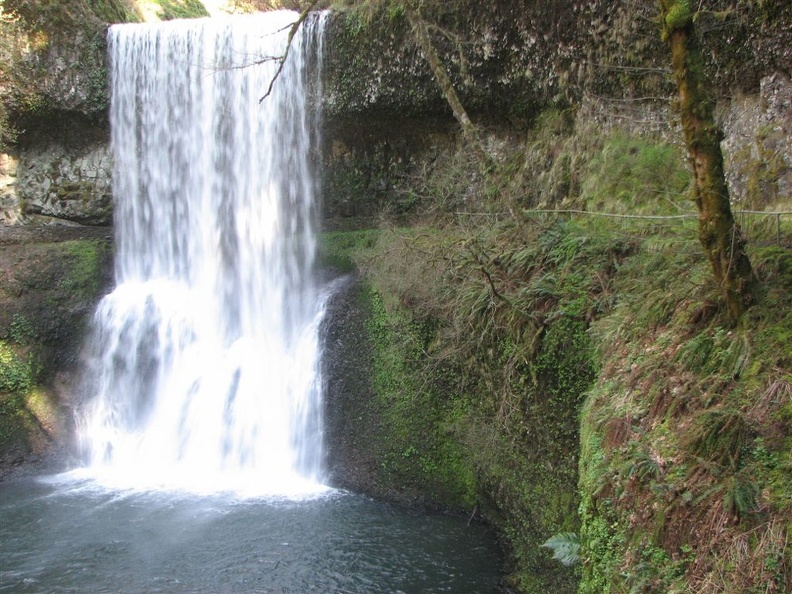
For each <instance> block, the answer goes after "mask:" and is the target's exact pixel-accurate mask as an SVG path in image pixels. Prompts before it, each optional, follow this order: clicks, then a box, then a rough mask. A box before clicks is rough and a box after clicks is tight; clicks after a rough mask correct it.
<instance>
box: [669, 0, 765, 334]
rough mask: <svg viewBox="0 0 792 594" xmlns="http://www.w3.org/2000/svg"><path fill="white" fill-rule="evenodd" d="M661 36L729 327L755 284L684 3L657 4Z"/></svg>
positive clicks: (702, 234) (703, 235)
mask: <svg viewBox="0 0 792 594" xmlns="http://www.w3.org/2000/svg"><path fill="white" fill-rule="evenodd" d="M659 4H660V11H661V12H660V16H661V18H662V35H663V39H664V41H666V42H667V43H668V45H669V47H670V49H671V64H672V71H673V74H674V79H675V82H676V85H677V89H678V91H679V97H678V100H679V103H678V105H679V114H680V118H681V121H682V129H683V132H684V136H685V144H686V145H687V150H688V158H689V161H690V164H691V167H692V169H693V179H694V196H695V201H696V206H697V207H698V211H699V240H700V241H701V245H702V246H703V247H704V251H705V253H706V255H707V258H708V259H709V261H710V263H711V264H712V270H713V273H714V275H715V280H716V282H717V283H718V285H719V286H720V287H721V291H722V295H723V298H724V301H725V305H726V309H727V315H728V318H729V322H730V323H731V324H732V325H734V324H735V323H736V322H737V320H738V319H739V318H740V316H741V315H742V313H743V312H744V311H745V310H746V309H747V308H748V307H750V306H751V305H752V304H753V303H754V301H755V299H756V296H755V295H756V287H757V281H756V277H755V276H754V273H753V269H752V268H751V262H750V260H749V259H748V255H747V254H746V251H745V238H744V236H743V234H742V232H741V231H740V228H739V225H737V223H736V222H735V220H734V217H733V216H732V212H731V207H730V204H729V189H728V186H727V185H726V178H725V176H724V173H723V153H722V152H721V147H720V141H721V132H720V130H719V129H718V127H717V125H716V124H715V106H714V103H713V101H712V99H710V97H709V95H708V93H707V89H706V81H705V78H704V70H703V59H702V56H701V50H700V49H699V45H698V42H697V40H696V35H695V30H694V14H695V13H694V11H693V9H692V8H691V5H690V0H659Z"/></svg>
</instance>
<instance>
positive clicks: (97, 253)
mask: <svg viewBox="0 0 792 594" xmlns="http://www.w3.org/2000/svg"><path fill="white" fill-rule="evenodd" d="M111 256H112V251H111V246H110V243H109V242H107V241H104V240H81V241H65V242H61V243H49V244H22V245H13V244H12V245H4V246H3V253H2V257H3V258H4V262H12V263H13V265H11V266H9V268H7V269H4V270H3V275H2V282H1V283H0V462H4V463H7V462H14V461H19V460H22V459H24V458H25V457H26V456H27V455H28V454H30V453H34V452H41V451H43V450H44V449H45V448H46V447H48V446H49V445H50V444H51V442H52V440H53V439H54V438H55V436H56V434H57V433H58V432H59V431H60V430H61V428H62V427H63V425H64V422H63V412H62V411H60V410H59V408H58V404H57V402H56V400H55V399H54V397H53V396H52V394H51V391H50V390H49V389H48V388H47V386H49V384H50V382H51V380H52V379H53V377H54V376H55V373H56V371H58V370H59V369H60V368H61V366H62V364H63V362H64V361H69V362H71V361H73V360H74V357H75V354H76V353H77V352H78V349H79V347H80V342H81V340H82V334H83V330H84V323H85V317H86V316H87V315H89V314H90V313H91V312H92V311H93V308H94V306H95V304H96V300H97V297H98V296H99V295H100V294H101V292H102V290H103V289H104V288H105V286H106V283H107V281H108V272H109V265H110V261H111ZM0 470H3V469H2V468H0Z"/></svg>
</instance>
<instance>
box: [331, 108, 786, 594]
mask: <svg viewBox="0 0 792 594" xmlns="http://www.w3.org/2000/svg"><path fill="white" fill-rule="evenodd" d="M460 151H462V152H459V153H457V154H456V155H449V156H447V157H445V158H444V160H442V162H440V160H438V165H437V168H436V169H434V170H431V171H427V172H426V177H424V178H418V177H416V179H414V180H411V182H412V183H411V185H410V190H409V191H411V192H415V193H416V194H419V195H421V196H422V197H424V200H425V201H424V202H423V203H422V206H423V209H422V210H423V212H422V214H421V217H420V218H421V220H423V221H424V224H423V225H419V226H414V227H411V228H395V227H394V228H388V227H387V226H385V228H384V229H383V230H381V231H376V232H375V231H367V232H355V233H338V234H332V235H331V236H330V237H329V238H328V239H327V240H326V244H327V245H329V246H331V251H332V252H334V256H333V258H334V259H335V260H338V259H339V258H340V259H341V260H342V261H343V262H345V263H346V262H349V261H350V260H351V261H353V262H355V263H356V265H357V267H358V270H359V271H360V272H361V273H362V275H363V277H364V279H365V281H366V282H367V283H368V285H369V296H370V307H371V309H372V311H373V313H372V316H371V319H370V322H369V328H368V330H369V335H370V336H371V338H372V342H373V343H374V344H375V347H376V348H375V359H374V374H375V377H374V386H375V392H376V397H377V399H378V402H379V404H378V406H379V407H380V409H381V411H382V414H381V417H382V418H383V419H384V423H383V425H382V428H381V429H382V443H379V444H378V445H377V447H378V448H380V449H381V453H382V460H383V468H382V473H383V477H384V480H386V481H391V484H392V485H393V488H394V489H397V488H398V487H399V485H405V484H407V485H410V484H413V485H414V484H418V485H420V484H425V485H428V486H429V489H428V491H427V493H429V494H430V495H431V497H432V498H433V500H434V501H435V503H439V504H441V505H443V504H444V505H447V506H448V507H455V506H459V505H462V506H464V507H466V508H467V509H468V510H470V509H471V508H472V507H474V506H475V507H477V508H478V509H479V511H480V512H481V513H482V514H483V515H485V516H486V517H487V518H489V519H490V520H491V521H492V522H493V523H494V524H495V525H496V526H497V528H498V529H499V531H500V533H501V535H502V536H503V538H504V541H505V542H506V543H507V545H508V549H509V552H510V554H511V562H512V573H511V575H510V577H509V580H508V582H509V584H510V585H511V586H512V587H513V588H515V589H516V590H517V591H519V592H526V593H533V592H536V593H538V592H547V591H553V592H573V591H576V590H579V591H580V592H586V593H591V594H594V593H597V594H600V593H602V592H625V593H626V592H641V591H647V592H648V591H652V592H666V591H691V590H693V591H702V592H719V591H725V592H735V593H736V592H752V591H754V590H756V588H757V585H758V584H762V586H763V587H764V585H766V584H773V585H774V586H773V587H775V588H776V589H777V591H784V589H785V588H789V586H790V584H789V579H790V578H789V576H790V560H789V553H788V550H785V547H786V546H787V545H786V544H785V543H786V542H787V538H788V536H787V532H788V530H789V526H788V525H787V523H785V521H784V518H785V517H786V518H788V517H789V514H790V511H792V510H791V509H790V504H789V501H790V498H789V493H792V482H791V480H790V476H792V474H791V473H790V469H792V466H791V464H792V461H791V460H790V455H789V452H790V445H791V443H790V438H789V427H790V422H791V421H792V388H790V385H792V384H791V383H790V382H792V359H790V357H789V352H790V344H792V318H791V317H790V313H789V312H790V311H792V302H791V301H790V299H792V297H790V295H792V285H791V284H790V283H792V260H790V255H789V251H788V249H786V248H785V247H782V246H781V245H778V244H779V243H781V244H782V245H786V244H788V243H789V242H790V241H792V229H790V228H789V227H788V225H784V226H783V227H782V226H779V227H777V228H776V227H773V226H771V225H765V224H755V225H752V226H748V225H747V227H748V229H749V232H750V239H751V241H752V242H753V243H751V244H749V245H752V246H753V247H752V251H751V257H752V259H753V261H754V263H755V269H756V271H757V275H758V277H759V278H760V280H761V283H762V287H763V297H762V300H761V302H760V303H759V304H757V306H756V307H755V308H752V309H751V310H749V313H748V314H747V315H746V316H745V317H744V318H743V320H742V322H741V323H740V325H738V326H737V327H734V328H731V327H730V326H729V323H728V318H727V316H726V313H725V311H724V308H723V306H722V301H721V300H722V297H721V295H720V292H719V290H718V287H716V286H715V285H714V283H713V281H712V275H711V270H710V269H709V264H708V262H707V261H706V258H705V257H704V255H703V254H702V252H701V248H700V246H699V245H698V243H697V237H696V234H697V231H696V219H695V217H689V218H666V219H662V218H660V219H654V218H646V219H640V218H610V217H599V216H586V215H585V214H584V213H582V214H548V213H546V212H544V211H537V210H535V209H532V208H531V207H536V206H540V207H542V208H544V209H547V208H548V207H553V206H555V207H557V206H558V205H559V204H560V205H563V207H565V208H567V209H569V210H574V211H581V210H586V209H589V208H591V209H594V208H596V209H597V210H599V211H604V212H608V213H615V214H618V213H629V214H646V215H651V216H667V215H673V216H675V215H678V214H680V213H682V214H687V212H689V211H688V208H689V206H687V207H686V205H689V202H688V200H689V195H688V193H687V192H688V186H689V175H688V174H687V172H686V170H685V164H684V159H683V156H682V155H681V153H680V151H679V149H678V148H676V147H674V146H672V145H669V144H667V143H665V142H663V141H662V140H661V139H659V138H653V137H651V136H641V137H635V136H629V135H627V134H626V133H624V132H618V131H607V130H595V129H590V128H585V127H580V126H578V127H573V126H569V125H568V123H567V116H566V114H564V113H563V112H549V113H546V114H544V115H543V116H542V117H540V118H539V119H538V120H537V127H536V128H534V129H533V130H532V131H531V132H530V133H529V138H528V141H527V142H526V144H525V145H524V153H523V154H522V155H520V154H517V155H516V156H515V154H514V153H512V154H509V155H507V156H505V157H504V158H502V160H501V161H499V162H498V163H495V164H493V166H492V167H491V168H490V169H489V170H485V171H483V170H482V169H481V168H480V166H479V165H478V164H477V162H476V160H475V159H474V158H471V157H470V155H468V154H465V153H464V149H460ZM548 153H552V154H553V155H554V156H555V158H554V159H553V160H548V159H544V158H541V157H540V158H537V156H541V155H546V154H548ZM565 177H566V178H567V180H568V181H567V182H564V181H563V180H564V178H565ZM460 180H461V181H460ZM470 180H475V181H474V183H473V185H472V186H471V183H470ZM463 186H464V187H463ZM526 189H528V190H529V191H526ZM463 193H464V196H465V200H466V204H467V205H475V206H476V207H477V208H478V212H477V213H473V214H469V215H468V214H455V215H453V216H452V215H450V214H449V211H450V212H455V211H457V210H458V203H457V202H456V201H457V200H459V197H460V196H461V195H462V194H463ZM548 193H552V194H553V196H554V197H553V199H552V201H551V200H549V199H548V198H547V196H548ZM430 198H434V199H435V200H431V199H430ZM545 200H547V202H543V201H545ZM418 204H419V203H416V207H415V208H414V211H413V212H414V214H416V216H417V211H419V210H421V209H420V208H419V205H418ZM347 255H349V257H347ZM337 267H338V268H341V269H346V268H345V266H337ZM417 411H419V412H417ZM440 468H442V472H438V469H440ZM381 478H382V477H381ZM438 498H439V499H438ZM545 543H546V544H547V546H546V547H543V546H542V545H543V544H545ZM553 553H555V556H554V555H553ZM551 557H555V558H556V559H559V558H561V559H563V560H564V561H566V562H568V563H569V565H570V566H569V567H565V566H564V565H563V564H562V563H559V562H558V561H557V560H554V559H553V558H551ZM729 581H733V582H734V583H736V584H738V585H737V586H728V585H727V584H728V583H729ZM718 588H720V589H718ZM729 588H731V589H729ZM752 588H753V589H754V590H752ZM756 591H758V590H756Z"/></svg>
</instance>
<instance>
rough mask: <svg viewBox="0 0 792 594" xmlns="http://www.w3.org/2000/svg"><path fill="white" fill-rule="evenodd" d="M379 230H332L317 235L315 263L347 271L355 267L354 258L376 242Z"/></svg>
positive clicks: (339, 270) (321, 266)
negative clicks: (317, 243)
mask: <svg viewBox="0 0 792 594" xmlns="http://www.w3.org/2000/svg"><path fill="white" fill-rule="evenodd" d="M378 234H379V231H377V230H373V229H366V230H360V231H333V232H325V233H322V234H320V235H319V245H318V248H317V265H318V266H319V267H320V268H329V269H333V270H336V271H338V272H342V273H347V272H352V271H353V270H354V269H355V260H356V258H359V257H360V255H361V254H362V253H364V252H366V251H370V250H371V249H372V248H373V247H374V245H375V244H376V240H377V236H378Z"/></svg>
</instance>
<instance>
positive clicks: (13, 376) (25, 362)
mask: <svg viewBox="0 0 792 594" xmlns="http://www.w3.org/2000/svg"><path fill="white" fill-rule="evenodd" d="M35 371H36V364H35V359H34V357H33V356H32V355H30V354H25V353H24V352H23V351H21V350H19V349H15V348H12V347H11V345H9V344H7V343H6V342H4V341H0V393H3V392H5V393H8V392H26V391H27V390H29V389H30V387H31V386H32V385H33V380H34V377H35Z"/></svg>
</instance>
